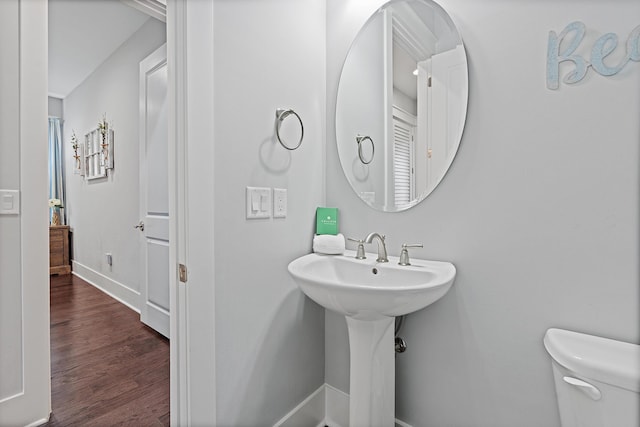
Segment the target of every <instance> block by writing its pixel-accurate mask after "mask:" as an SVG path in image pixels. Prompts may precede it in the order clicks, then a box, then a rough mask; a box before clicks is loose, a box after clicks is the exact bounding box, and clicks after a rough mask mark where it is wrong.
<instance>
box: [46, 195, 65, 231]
mask: <svg viewBox="0 0 640 427" xmlns="http://www.w3.org/2000/svg"><path fill="white" fill-rule="evenodd" d="M62 207H63V206H62V201H61V200H60V199H49V209H52V213H51V225H60V209H61V208H62Z"/></svg>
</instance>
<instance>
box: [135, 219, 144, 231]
mask: <svg viewBox="0 0 640 427" xmlns="http://www.w3.org/2000/svg"><path fill="white" fill-rule="evenodd" d="M133 228H139V229H140V231H144V222H142V221H140V222H139V223H138V225H136V226H134V227H133Z"/></svg>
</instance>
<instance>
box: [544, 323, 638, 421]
mask: <svg viewBox="0 0 640 427" xmlns="http://www.w3.org/2000/svg"><path fill="white" fill-rule="evenodd" d="M544 346H545V348H546V349H547V352H548V353H549V354H550V355H551V357H552V358H553V360H552V362H551V365H552V367H553V377H554V379H555V385H556V396H557V398H558V406H559V408H560V420H561V422H562V427H639V426H640V345H636V344H629V343H626V342H621V341H615V340H611V339H607V338H600V337H594V336H592V335H586V334H580V333H577V332H571V331H565V330H562V329H553V328H552V329H549V330H548V331H547V333H546V334H545V336H544Z"/></svg>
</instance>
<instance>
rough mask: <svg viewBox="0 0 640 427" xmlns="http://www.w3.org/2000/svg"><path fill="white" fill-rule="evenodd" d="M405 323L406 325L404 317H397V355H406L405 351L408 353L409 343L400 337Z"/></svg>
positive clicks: (395, 341) (395, 343)
mask: <svg viewBox="0 0 640 427" xmlns="http://www.w3.org/2000/svg"><path fill="white" fill-rule="evenodd" d="M403 323H404V316H398V317H396V328H395V333H394V336H395V339H394V345H395V350H396V353H404V352H405V351H407V343H406V342H405V341H404V338H402V337H400V336H398V334H399V333H400V329H401V328H402V324H403Z"/></svg>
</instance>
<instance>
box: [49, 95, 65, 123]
mask: <svg viewBox="0 0 640 427" xmlns="http://www.w3.org/2000/svg"><path fill="white" fill-rule="evenodd" d="M47 105H48V111H49V117H59V118H62V111H63V106H62V99H60V98H54V97H52V96H50V97H49V98H48V104H47Z"/></svg>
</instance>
